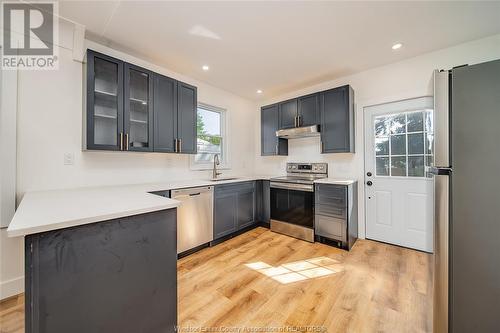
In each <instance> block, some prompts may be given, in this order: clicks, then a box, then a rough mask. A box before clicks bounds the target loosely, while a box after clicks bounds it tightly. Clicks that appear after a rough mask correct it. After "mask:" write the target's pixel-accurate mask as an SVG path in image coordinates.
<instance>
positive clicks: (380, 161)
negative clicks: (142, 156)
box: [374, 110, 434, 177]
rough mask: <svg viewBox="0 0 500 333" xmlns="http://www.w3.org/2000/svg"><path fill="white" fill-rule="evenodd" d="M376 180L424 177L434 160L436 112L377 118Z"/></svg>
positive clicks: (429, 111)
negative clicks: (434, 116) (384, 177)
mask: <svg viewBox="0 0 500 333" xmlns="http://www.w3.org/2000/svg"><path fill="white" fill-rule="evenodd" d="M374 131H375V138H374V141H375V147H374V148H375V169H376V175H377V176H396V177H406V176H407V177H424V176H425V166H426V165H430V163H431V161H432V159H433V156H432V155H433V144H434V142H433V139H434V135H433V134H432V131H433V110H422V111H408V112H402V113H400V114H395V115H394V114H393V115H385V116H378V117H375V118H374Z"/></svg>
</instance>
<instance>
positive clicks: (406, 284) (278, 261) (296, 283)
mask: <svg viewBox="0 0 500 333" xmlns="http://www.w3.org/2000/svg"><path fill="white" fill-rule="evenodd" d="M431 259H432V257H431V255H430V254H426V253H422V252H418V251H413V250H409V249H405V248H400V247H396V246H391V245H387V244H383V243H378V242H374V241H369V240H358V241H357V242H356V244H355V246H354V247H353V249H352V250H351V251H350V252H346V251H343V250H339V249H336V248H333V247H330V246H327V245H323V244H319V243H314V244H311V243H308V242H304V241H301V240H297V239H294V238H291V237H287V236H283V235H280V234H276V233H273V232H271V231H269V230H267V229H264V228H257V229H254V230H251V231H249V232H247V233H245V234H243V235H240V236H238V237H235V238H233V239H231V240H228V241H226V242H224V243H221V244H219V245H217V246H214V247H212V248H207V249H204V250H202V251H200V252H198V253H196V254H193V255H191V256H188V257H186V258H183V259H181V260H179V262H178V279H179V287H178V292H179V303H178V304H179V324H180V326H181V327H182V328H186V330H185V331H186V332H196V331H197V330H199V329H200V328H202V327H203V328H210V329H212V330H214V331H222V330H226V332H227V330H228V329H230V328H231V329H233V328H234V327H237V328H246V329H247V332H248V331H249V330H251V329H259V330H261V331H262V330H263V329H262V328H266V329H264V331H265V330H267V331H276V332H279V331H277V330H276V329H279V328H283V327H284V326H290V327H291V326H309V328H308V329H309V331H310V332H321V331H323V332H326V331H327V332H342V333H343V332H356V333H358V332H395V333H396V332H397V333H400V332H431V331H432V284H431V281H432V273H431ZM23 303H24V297H22V296H20V297H18V298H13V299H10V300H7V301H4V302H2V303H1V304H0V332H1V333H7V332H8V333H13V332H16V333H20V332H24V327H23V326H24V325H23V321H24V313H23V306H24V305H23ZM188 329H189V330H188ZM311 329H315V331H314V330H311ZM231 332H236V331H234V330H233V331H231ZM240 332H242V331H240Z"/></svg>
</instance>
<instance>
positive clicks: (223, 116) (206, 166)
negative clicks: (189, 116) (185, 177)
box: [189, 102, 231, 170]
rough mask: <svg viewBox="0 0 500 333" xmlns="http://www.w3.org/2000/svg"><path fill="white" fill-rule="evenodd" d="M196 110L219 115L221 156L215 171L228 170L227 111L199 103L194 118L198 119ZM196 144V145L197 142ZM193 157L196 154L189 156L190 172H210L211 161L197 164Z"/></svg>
mask: <svg viewBox="0 0 500 333" xmlns="http://www.w3.org/2000/svg"><path fill="white" fill-rule="evenodd" d="M198 109H203V110H207V111H212V112H217V113H219V114H220V121H221V124H220V134H221V137H222V147H221V148H222V154H221V155H222V156H220V157H221V159H220V165H219V166H218V167H217V169H219V170H227V169H230V168H231V166H230V163H229V161H230V156H229V142H228V141H229V140H228V138H229V135H228V126H227V124H228V122H229V120H228V119H229V117H228V111H227V110H226V109H224V108H221V107H218V106H214V105H210V104H206V103H202V102H200V103H198V107H197V109H196V117H198ZM197 139H198V137H197ZM196 144H198V140H197V142H196ZM195 156H196V154H193V155H191V156H190V159H189V166H190V169H191V170H212V168H213V161H212V162H209V163H199V162H196V160H195Z"/></svg>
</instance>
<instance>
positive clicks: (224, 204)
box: [214, 186, 238, 239]
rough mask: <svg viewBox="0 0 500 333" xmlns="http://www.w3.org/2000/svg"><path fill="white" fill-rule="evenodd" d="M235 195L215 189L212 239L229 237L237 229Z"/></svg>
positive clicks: (236, 201)
mask: <svg viewBox="0 0 500 333" xmlns="http://www.w3.org/2000/svg"><path fill="white" fill-rule="evenodd" d="M237 204H238V198H237V195H236V193H232V192H229V191H223V190H219V189H218V186H216V187H215V199H214V239H217V238H220V237H223V236H226V235H229V234H231V233H233V232H235V231H236V230H237V229H236V228H237V218H238V213H237Z"/></svg>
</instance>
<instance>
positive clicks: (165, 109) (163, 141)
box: [153, 74, 177, 153]
mask: <svg viewBox="0 0 500 333" xmlns="http://www.w3.org/2000/svg"><path fill="white" fill-rule="evenodd" d="M153 114H154V151H156V152H164V153H175V152H176V149H177V145H176V142H177V141H176V139H177V81H176V80H174V79H171V78H169V77H166V76H163V75H159V74H155V78H154V112H153Z"/></svg>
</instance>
